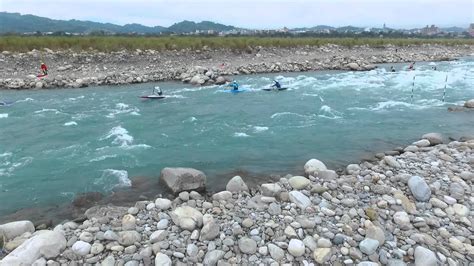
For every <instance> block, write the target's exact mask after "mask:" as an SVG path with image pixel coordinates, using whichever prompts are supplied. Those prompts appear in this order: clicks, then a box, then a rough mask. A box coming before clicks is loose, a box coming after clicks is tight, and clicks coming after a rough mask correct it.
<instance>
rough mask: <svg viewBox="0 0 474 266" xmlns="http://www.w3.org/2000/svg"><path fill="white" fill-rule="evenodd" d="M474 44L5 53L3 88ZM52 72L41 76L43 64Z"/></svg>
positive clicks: (360, 59) (426, 55)
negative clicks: (40, 69)
mask: <svg viewBox="0 0 474 266" xmlns="http://www.w3.org/2000/svg"><path fill="white" fill-rule="evenodd" d="M473 53H474V47H473V46H468V45H466V46H442V45H422V46H404V47H396V46H391V45H388V46H385V47H369V46H356V47H352V48H348V47H342V46H337V45H326V46H321V47H299V48H263V47H254V48H251V47H249V48H248V49H246V50H245V51H232V50H212V49H208V48H206V47H205V48H204V49H203V50H181V51H177V50H175V51H154V50H145V51H141V50H136V51H126V50H123V51H119V52H111V53H103V52H96V51H92V50H90V51H82V52H74V51H52V50H50V49H44V50H41V51H37V50H33V51H30V52H27V53H11V52H8V51H3V52H2V53H1V54H0V62H1V64H0V89H34V88H60V87H74V88H77V87H86V86H92V85H117V84H130V83H144V82H154V81H164V80H179V81H183V82H189V83H191V84H193V85H210V84H223V83H225V82H226V81H227V80H228V79H229V76H232V75H237V74H253V73H271V72H297V71H314V70H353V71H364V70H370V69H373V68H375V66H374V64H378V63H398V62H413V61H442V60H453V59H455V58H458V57H461V56H466V55H472V54H473ZM41 61H44V62H45V63H46V64H47V65H48V66H49V75H48V76H47V77H46V78H42V79H39V78H37V77H36V75H37V74H39V65H40V63H41Z"/></svg>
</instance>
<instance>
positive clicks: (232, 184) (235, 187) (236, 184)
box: [225, 175, 249, 193]
mask: <svg viewBox="0 0 474 266" xmlns="http://www.w3.org/2000/svg"><path fill="white" fill-rule="evenodd" d="M225 189H226V190H227V191H230V192H232V193H236V192H242V191H245V192H248V191H249V188H248V187H247V184H245V182H244V180H243V179H242V177H240V176H238V175H237V176H234V177H233V178H232V179H231V180H229V182H228V183H227V185H226V187H225Z"/></svg>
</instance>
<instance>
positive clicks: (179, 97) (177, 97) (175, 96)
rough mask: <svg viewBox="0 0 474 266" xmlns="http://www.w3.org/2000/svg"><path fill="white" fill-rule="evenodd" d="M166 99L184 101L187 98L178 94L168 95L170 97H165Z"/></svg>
mask: <svg viewBox="0 0 474 266" xmlns="http://www.w3.org/2000/svg"><path fill="white" fill-rule="evenodd" d="M166 98H175V99H186V98H188V97H184V96H183V95H180V94H176V95H175V94H170V95H166Z"/></svg>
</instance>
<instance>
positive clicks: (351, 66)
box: [347, 62, 360, 70]
mask: <svg viewBox="0 0 474 266" xmlns="http://www.w3.org/2000/svg"><path fill="white" fill-rule="evenodd" d="M347 67H348V68H349V69H350V70H359V69H360V67H359V64H357V63H355V62H352V63H349V64H347Z"/></svg>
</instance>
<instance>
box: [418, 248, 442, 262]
mask: <svg viewBox="0 0 474 266" xmlns="http://www.w3.org/2000/svg"><path fill="white" fill-rule="evenodd" d="M437 265H438V260H437V259H436V255H435V253H434V252H433V251H431V250H429V249H427V248H424V247H422V246H418V247H416V248H415V266H437Z"/></svg>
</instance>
